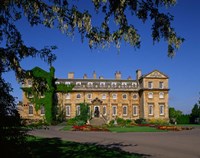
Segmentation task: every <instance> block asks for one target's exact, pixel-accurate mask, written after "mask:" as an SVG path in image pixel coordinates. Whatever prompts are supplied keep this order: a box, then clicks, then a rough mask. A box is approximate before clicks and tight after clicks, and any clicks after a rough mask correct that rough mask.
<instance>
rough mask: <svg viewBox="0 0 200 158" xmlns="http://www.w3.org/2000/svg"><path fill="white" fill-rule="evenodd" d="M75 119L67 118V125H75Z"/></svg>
mask: <svg viewBox="0 0 200 158" xmlns="http://www.w3.org/2000/svg"><path fill="white" fill-rule="evenodd" d="M76 122H77V119H76V118H71V119H68V120H67V125H76Z"/></svg>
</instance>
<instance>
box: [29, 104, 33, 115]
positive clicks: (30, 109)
mask: <svg viewBox="0 0 200 158" xmlns="http://www.w3.org/2000/svg"><path fill="white" fill-rule="evenodd" d="M28 113H29V115H32V114H33V105H32V104H30V105H29V109H28Z"/></svg>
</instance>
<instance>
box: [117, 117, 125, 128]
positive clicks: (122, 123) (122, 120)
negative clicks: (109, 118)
mask: <svg viewBox="0 0 200 158" xmlns="http://www.w3.org/2000/svg"><path fill="white" fill-rule="evenodd" d="M117 124H118V125H119V126H125V125H126V120H124V119H123V118H117Z"/></svg>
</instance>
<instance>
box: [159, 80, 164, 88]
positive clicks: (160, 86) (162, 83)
mask: <svg viewBox="0 0 200 158" xmlns="http://www.w3.org/2000/svg"><path fill="white" fill-rule="evenodd" d="M159 88H160V89H164V82H162V81H160V82H159Z"/></svg>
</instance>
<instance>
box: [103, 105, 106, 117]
mask: <svg viewBox="0 0 200 158" xmlns="http://www.w3.org/2000/svg"><path fill="white" fill-rule="evenodd" d="M103 115H106V106H103Z"/></svg>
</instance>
